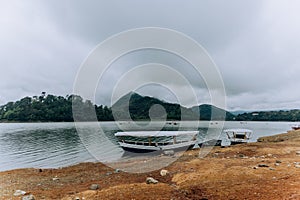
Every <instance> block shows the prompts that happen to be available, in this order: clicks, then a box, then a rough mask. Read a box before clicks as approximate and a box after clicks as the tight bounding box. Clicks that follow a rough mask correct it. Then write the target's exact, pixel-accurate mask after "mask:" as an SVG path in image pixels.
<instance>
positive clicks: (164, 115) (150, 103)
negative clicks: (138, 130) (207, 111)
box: [111, 93, 198, 120]
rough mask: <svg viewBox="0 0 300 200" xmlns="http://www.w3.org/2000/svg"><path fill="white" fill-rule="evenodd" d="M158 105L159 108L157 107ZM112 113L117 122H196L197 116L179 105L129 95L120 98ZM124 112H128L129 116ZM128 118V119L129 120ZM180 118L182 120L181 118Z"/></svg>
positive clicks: (134, 94)
mask: <svg viewBox="0 0 300 200" xmlns="http://www.w3.org/2000/svg"><path fill="white" fill-rule="evenodd" d="M159 105H160V106H159ZM111 109H112V111H113V113H114V116H115V117H117V118H118V120H128V119H130V118H132V119H133V120H150V116H149V115H151V118H153V119H156V120H163V119H167V120H197V119H198V117H197V114H195V113H194V112H193V111H192V110H190V109H188V108H185V107H183V106H181V105H179V104H175V103H168V102H164V101H162V100H159V99H157V98H154V97H149V96H141V95H139V94H137V93H129V94H127V95H125V96H123V97H121V98H120V99H119V100H118V101H117V102H116V103H115V104H114V105H113V106H112V108H111ZM126 111H129V114H130V115H129V116H128V113H127V112H126ZM129 117H130V118H129ZM181 117H182V118H181Z"/></svg>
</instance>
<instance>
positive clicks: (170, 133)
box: [115, 131, 198, 137]
mask: <svg viewBox="0 0 300 200" xmlns="http://www.w3.org/2000/svg"><path fill="white" fill-rule="evenodd" d="M196 134H198V131H129V132H117V133H115V136H132V137H169V136H179V135H192V136H193V135H196Z"/></svg>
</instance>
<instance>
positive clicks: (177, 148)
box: [119, 142, 195, 153]
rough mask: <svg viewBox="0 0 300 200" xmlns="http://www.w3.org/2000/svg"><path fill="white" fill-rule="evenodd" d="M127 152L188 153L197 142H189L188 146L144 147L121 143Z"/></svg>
mask: <svg viewBox="0 0 300 200" xmlns="http://www.w3.org/2000/svg"><path fill="white" fill-rule="evenodd" d="M119 144H120V146H121V147H122V148H123V150H124V151H125V152H131V153H163V152H164V151H169V150H173V151H176V152H177V151H186V150H188V149H191V148H193V147H194V145H195V142H188V143H187V144H174V145H166V146H142V145H130V144H126V143H119Z"/></svg>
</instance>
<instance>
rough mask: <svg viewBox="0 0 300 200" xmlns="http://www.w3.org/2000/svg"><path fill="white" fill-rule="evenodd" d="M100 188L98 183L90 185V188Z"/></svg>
mask: <svg viewBox="0 0 300 200" xmlns="http://www.w3.org/2000/svg"><path fill="white" fill-rule="evenodd" d="M98 189H99V185H98V184H92V185H91V186H90V190H98Z"/></svg>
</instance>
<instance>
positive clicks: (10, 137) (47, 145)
mask: <svg viewBox="0 0 300 200" xmlns="http://www.w3.org/2000/svg"><path fill="white" fill-rule="evenodd" d="M199 123H200V124H198V125H197V126H196V127H197V129H198V130H199V132H200V134H199V137H198V140H199V141H203V140H207V139H208V138H209V137H210V136H209V135H208V133H210V134H211V133H213V132H214V131H215V130H217V129H215V127H217V126H219V124H218V123H217V122H199ZM99 124H100V125H101V128H102V130H103V132H104V134H101V132H100V131H99ZM146 124H147V123H145V122H140V123H139V125H141V126H142V127H141V129H143V127H144V129H146V130H148V129H149V130H150V129H151V130H152V129H153V130H155V129H156V128H157V127H159V124H154V125H151V127H145V126H144V125H146ZM292 124H293V123H288V122H244V123H243V122H226V123H225V126H224V129H227V128H248V129H251V130H253V131H254V136H253V138H252V141H256V140H257V138H258V137H261V136H266V135H274V134H277V133H283V132H286V131H287V130H290V127H291V125H292ZM294 124H295V123H294ZM181 125H182V127H183V129H184V130H191V129H194V128H195V123H194V122H182V123H181ZM176 126H178V125H170V126H169V127H167V128H165V129H166V130H172V129H176ZM208 126H210V129H209V130H210V131H211V132H207V130H208V128H207V127H208ZM120 129H130V124H129V123H125V122H124V123H123V124H121V127H118V125H117V124H116V123H114V122H103V123H102V122H101V123H79V125H78V126H77V129H76V128H75V124H74V123H0V171H4V170H10V169H15V168H27V167H35V168H57V167H63V166H68V165H72V164H76V163H80V162H87V161H97V160H100V161H113V160H118V159H120V158H121V157H122V154H123V151H122V149H121V148H120V147H119V146H118V144H117V142H116V138H115V137H114V133H115V132H117V131H119V130H120ZM77 130H79V132H78V131H77ZM217 133H219V132H217ZM212 135H214V134H212ZM220 138H222V139H224V138H225V136H224V135H223V134H222V135H221V136H220ZM224 142H225V143H226V140H224Z"/></svg>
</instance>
